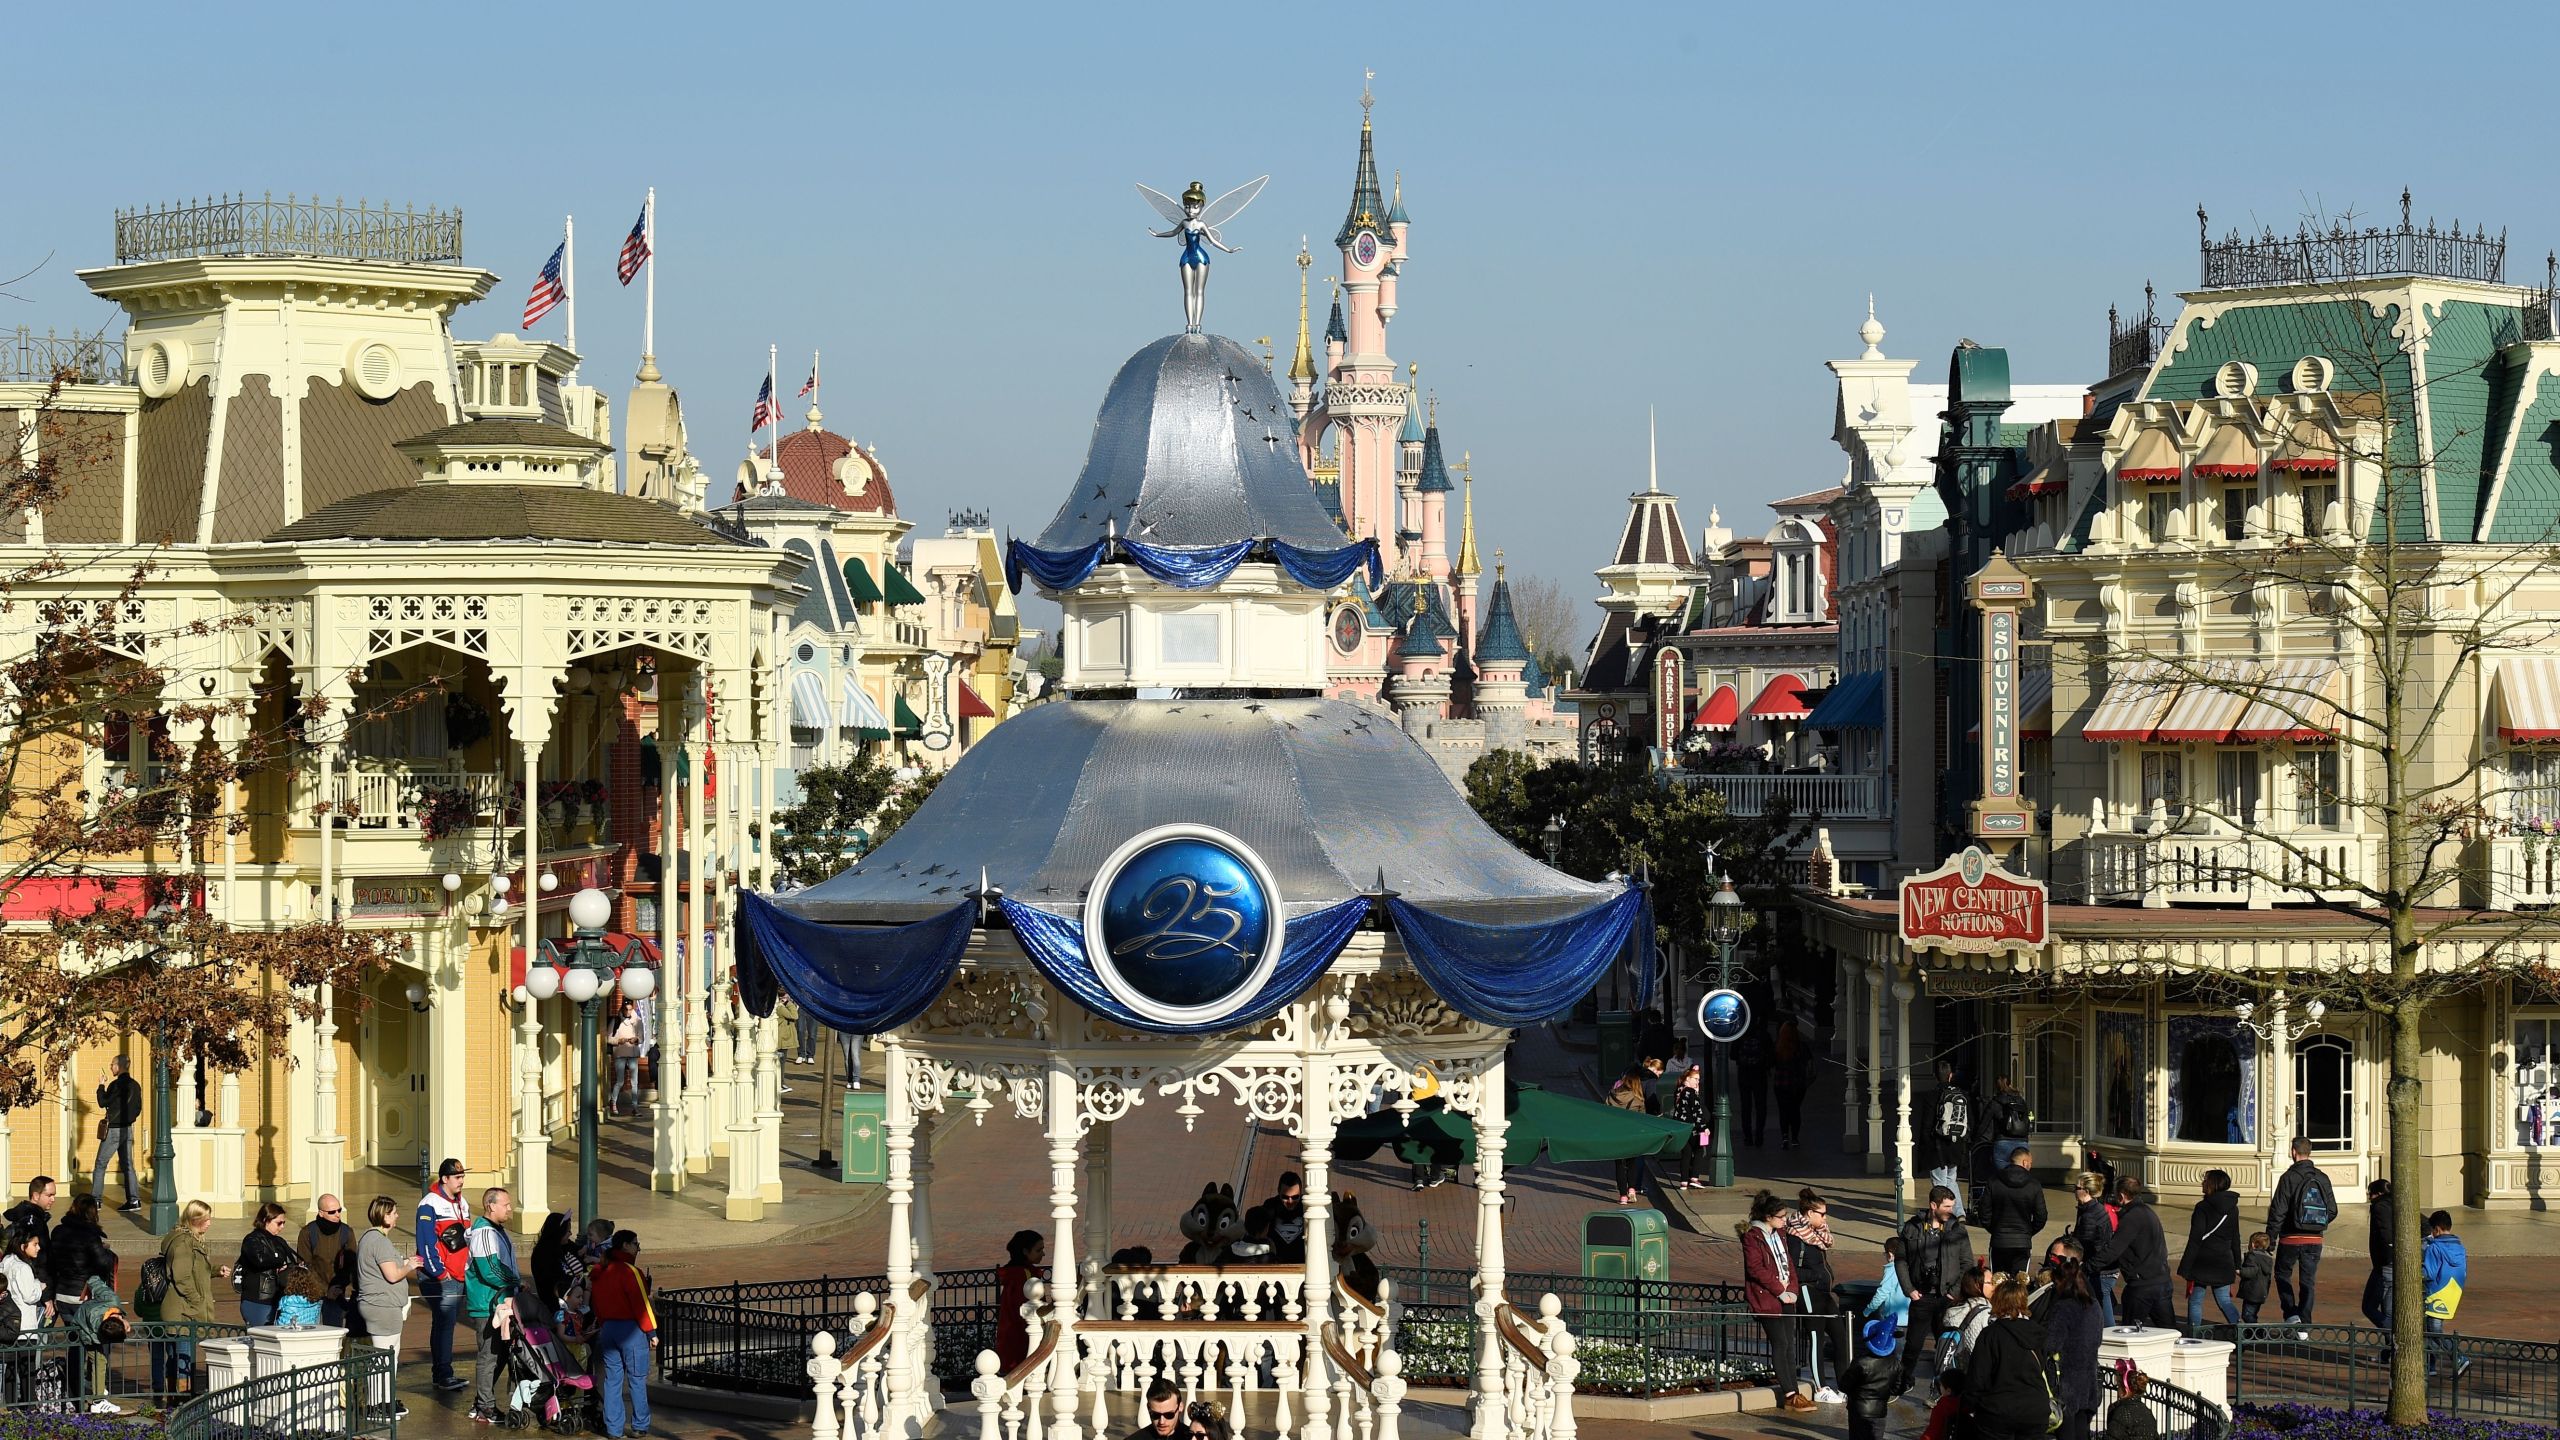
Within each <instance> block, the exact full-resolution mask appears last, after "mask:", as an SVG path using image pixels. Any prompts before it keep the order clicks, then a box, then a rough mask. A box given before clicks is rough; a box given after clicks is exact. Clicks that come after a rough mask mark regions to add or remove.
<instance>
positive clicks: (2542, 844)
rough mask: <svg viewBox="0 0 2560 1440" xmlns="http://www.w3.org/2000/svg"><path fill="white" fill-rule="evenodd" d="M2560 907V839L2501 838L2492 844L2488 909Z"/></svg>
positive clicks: (2490, 850)
mask: <svg viewBox="0 0 2560 1440" xmlns="http://www.w3.org/2000/svg"><path fill="white" fill-rule="evenodd" d="M2520 905H2560V835H2534V834H2524V835H2499V836H2496V837H2494V838H2492V839H2491V840H2490V841H2489V908H2490V909H2492V910H2512V909H2515V908H2516V907H2517V906H2520Z"/></svg>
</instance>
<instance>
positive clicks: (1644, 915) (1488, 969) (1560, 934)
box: [1387, 887, 1654, 1025]
mask: <svg viewBox="0 0 2560 1440" xmlns="http://www.w3.org/2000/svg"><path fill="white" fill-rule="evenodd" d="M1387 914H1388V917H1389V918H1391V919H1393V920H1394V921H1395V926H1396V933H1397V934H1398V935H1400V936H1402V937H1403V939H1404V950H1405V955H1406V957H1407V958H1408V959H1410V960H1412V961H1413V968H1414V971H1415V973H1417V974H1419V975H1421V976H1422V979H1423V982H1424V983H1425V984H1428V985H1429V986H1430V987H1431V992H1432V993H1433V994H1435V995H1437V996H1439V997H1440V999H1441V1002H1442V1003H1443V1004H1446V1005H1447V1006H1448V1007H1449V1008H1451V1009H1453V1010H1455V1011H1457V1012H1458V1013H1459V1014H1461V1015H1464V1016H1466V1017H1467V1018H1468V1019H1470V1020H1474V1021H1477V1022H1479V1023H1481V1024H1486V1025H1535V1024H1538V1023H1539V1022H1541V1021H1544V1020H1546V1019H1548V1018H1549V1017H1550V1016H1554V1015H1560V1014H1562V1013H1564V1011H1566V1010H1567V1009H1569V1008H1571V1007H1572V1005H1573V1003H1574V1002H1575V1001H1577V1000H1579V999H1581V998H1582V997H1583V995H1584V994H1585V993H1586V992H1588V991H1589V990H1590V989H1591V987H1592V985H1593V984H1595V983H1596V982H1597V981H1598V980H1599V979H1600V976H1601V975H1602V974H1603V973H1604V972H1605V971H1607V970H1608V968H1609V966H1610V964H1611V963H1612V962H1614V961H1615V960H1616V959H1617V958H1618V956H1619V955H1620V953H1622V952H1623V951H1624V950H1625V949H1626V948H1627V946H1628V945H1630V944H1632V945H1634V946H1635V949H1636V957H1635V958H1636V977H1637V978H1636V988H1637V993H1638V994H1639V995H1643V996H1647V997H1649V996H1650V995H1651V994H1652V991H1653V967H1654V954H1653V907H1652V904H1651V902H1650V901H1649V900H1648V899H1647V898H1646V896H1645V893H1644V892H1643V891H1642V890H1640V889H1636V888H1633V887H1629V888H1628V890H1627V891H1626V892H1625V893H1624V894H1621V895H1618V896H1617V897H1615V898H1613V899H1609V900H1604V901H1602V902H1600V903H1599V904H1597V905H1594V906H1592V907H1591V908H1590V909H1588V910H1584V911H1581V912H1579V913H1577V914H1573V915H1567V916H1565V917H1564V918H1562V919H1560V920H1549V921H1541V922H1537V923H1533V924H1525V925H1480V924H1477V923H1476V922H1474V921H1471V920H1453V919H1450V918H1448V917H1447V916H1443V915H1434V914H1432V913H1430V912H1429V911H1427V910H1419V909H1416V908H1414V907H1413V906H1411V905H1408V904H1406V903H1405V902H1403V901H1402V900H1389V901H1388V902H1387Z"/></svg>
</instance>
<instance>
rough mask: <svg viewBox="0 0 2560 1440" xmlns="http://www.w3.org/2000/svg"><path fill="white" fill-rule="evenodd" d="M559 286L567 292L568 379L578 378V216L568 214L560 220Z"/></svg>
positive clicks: (574, 379)
mask: <svg viewBox="0 0 2560 1440" xmlns="http://www.w3.org/2000/svg"><path fill="white" fill-rule="evenodd" d="M560 281H561V284H560V288H561V289H562V290H563V291H566V292H567V295H566V303H567V305H568V307H569V338H568V346H569V357H570V358H569V379H570V380H571V381H572V382H574V381H576V380H577V378H578V361H577V354H578V217H577V216H575V215H568V216H564V217H562V218H561V221H560Z"/></svg>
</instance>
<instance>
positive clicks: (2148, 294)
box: [2107, 283, 2169, 375]
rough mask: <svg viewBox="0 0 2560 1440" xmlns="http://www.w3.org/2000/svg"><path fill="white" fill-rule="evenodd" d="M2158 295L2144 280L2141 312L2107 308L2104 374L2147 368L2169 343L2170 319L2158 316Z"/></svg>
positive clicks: (2111, 306) (2118, 373)
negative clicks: (2131, 313)
mask: <svg viewBox="0 0 2560 1440" xmlns="http://www.w3.org/2000/svg"><path fill="white" fill-rule="evenodd" d="M2159 303H2160V301H2159V296H2157V295H2156V294H2154V293H2153V292H2152V289H2151V286H2150V285H2149V284H2148V283H2146V284H2144V285H2143V287H2142V313H2141V314H2139V315H2119V314H2117V312H2116V307H2114V306H2113V305H2110V306H2108V307H2107V373H2108V374H2109V375H2122V374H2124V373H2125V372H2126V371H2128V370H2148V369H2150V368H2151V362H2152V361H2154V360H2157V359H2159V358H2160V352H2161V351H2162V350H2163V349H2165V348H2167V346H2168V344H2169V322H2168V321H2166V320H2163V319H2161V318H2160V315H2159Z"/></svg>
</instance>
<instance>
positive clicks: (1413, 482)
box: [1396, 365, 1424, 566]
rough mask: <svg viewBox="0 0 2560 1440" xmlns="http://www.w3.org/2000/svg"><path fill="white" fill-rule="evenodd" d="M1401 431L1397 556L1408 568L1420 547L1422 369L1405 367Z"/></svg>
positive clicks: (1398, 451)
mask: <svg viewBox="0 0 2560 1440" xmlns="http://www.w3.org/2000/svg"><path fill="white" fill-rule="evenodd" d="M1405 375H1406V377H1407V378H1406V384H1405V406H1404V428H1403V429H1401V430H1399V431H1397V432H1396V554H1397V555H1398V556H1399V557H1401V559H1402V562H1403V563H1404V564H1405V565H1408V566H1409V565H1411V564H1412V563H1413V560H1414V558H1415V557H1416V556H1417V555H1419V554H1420V553H1421V545H1422V496H1421V493H1420V492H1421V486H1422V442H1423V438H1424V434H1423V428H1422V411H1421V409H1420V402H1421V394H1422V392H1421V389H1420V386H1421V383H1422V367H1421V366H1419V365H1408V366H1406V367H1405Z"/></svg>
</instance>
